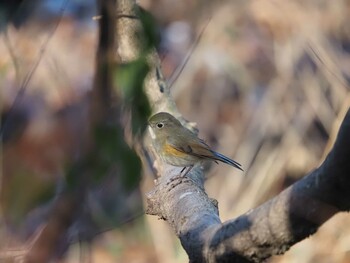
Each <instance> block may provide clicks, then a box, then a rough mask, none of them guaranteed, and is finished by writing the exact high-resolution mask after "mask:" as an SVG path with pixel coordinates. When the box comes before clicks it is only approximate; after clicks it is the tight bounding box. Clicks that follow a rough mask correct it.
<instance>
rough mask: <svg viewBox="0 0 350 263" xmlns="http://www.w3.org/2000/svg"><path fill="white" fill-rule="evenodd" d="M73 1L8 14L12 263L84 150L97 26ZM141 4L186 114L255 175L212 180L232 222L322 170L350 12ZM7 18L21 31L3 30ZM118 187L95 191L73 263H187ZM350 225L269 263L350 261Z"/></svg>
mask: <svg viewBox="0 0 350 263" xmlns="http://www.w3.org/2000/svg"><path fill="white" fill-rule="evenodd" d="M14 2H16V1H14ZM63 2H64V1H54V0H36V1H31V0H24V1H18V4H20V7H19V8H18V9H17V10H16V11H15V12H14V11H13V10H14V9H11V8H10V4H7V5H6V4H2V6H1V10H0V12H1V13H0V17H3V19H1V21H0V23H1V24H0V26H1V28H0V30H1V39H0V54H1V55H0V83H1V84H0V86H1V91H0V92H1V96H0V98H1V113H2V115H1V117H2V123H3V124H4V123H6V125H7V127H6V128H7V129H6V132H4V134H3V145H2V152H1V153H2V159H1V163H2V169H1V172H2V173H1V180H0V182H1V185H0V187H1V211H0V223H1V229H0V231H1V232H0V235H1V238H0V247H1V251H0V261H1V255H3V252H4V251H9V250H11V249H14V248H18V247H19V246H22V245H23V244H26V243H25V240H27V241H28V240H30V238H31V236H33V235H34V234H33V233H35V231H36V229H37V227H38V226H40V225H41V224H42V223H43V222H45V216H44V214H45V212H44V211H45V209H46V207H48V206H49V204H50V202H52V200H53V199H54V197H55V195H56V194H57V193H58V192H59V191H60V190H59V189H60V187H61V186H60V185H61V184H64V178H65V176H66V174H65V173H66V164H67V162H71V161H72V160H75V158H78V157H79V156H80V155H81V154H82V152H83V151H84V145H82V135H83V134H84V133H85V131H84V127H85V126H86V121H87V120H86V119H87V100H86V97H87V93H88V92H89V91H90V90H91V89H92V86H93V77H94V69H95V54H96V53H95V52H96V47H97V29H98V26H97V21H96V20H94V19H93V17H94V16H96V15H98V14H97V13H96V12H97V11H96V3H95V1H93V0H89V1H86V0H84V1H83V0H80V1H79V0H68V2H67V5H66V6H64V5H62V4H63ZM139 4H140V5H141V6H142V7H143V8H144V9H145V10H147V11H148V12H150V13H151V14H152V15H153V16H154V18H155V21H156V25H157V28H156V30H157V32H158V34H159V38H160V42H159V45H158V47H157V50H158V51H159V56H160V58H161V61H162V69H163V73H164V75H165V76H166V77H167V79H169V84H171V92H172V94H173V96H174V99H175V101H176V103H177V106H178V108H179V111H180V112H181V113H182V115H183V116H184V117H185V118H186V119H187V120H189V121H191V122H196V123H197V126H198V129H199V135H200V137H201V138H203V139H205V140H206V141H207V142H208V144H210V145H211V146H213V148H215V149H216V150H218V151H219V152H221V153H223V154H225V155H227V156H229V157H231V158H233V159H235V160H237V161H238V162H240V163H241V164H242V165H243V167H244V170H245V172H244V173H243V174H242V173H241V172H239V171H238V170H236V169H232V167H229V166H226V165H222V164H220V165H215V164H213V165H212V166H210V167H209V168H208V170H207V172H206V175H207V177H208V180H207V182H206V190H207V192H208V193H209V196H210V197H212V198H215V199H217V200H218V202H219V210H220V216H221V219H222V220H223V221H225V220H227V219H230V218H234V217H237V216H239V215H240V214H242V213H244V212H246V211H248V210H249V209H252V208H254V207H256V206H257V205H259V204H261V203H263V202H265V201H266V200H268V199H270V198H271V197H273V196H275V195H276V194H278V193H279V192H280V191H282V190H283V189H284V188H286V187H287V186H289V185H290V184H292V183H293V182H295V181H296V180H298V179H300V178H301V177H303V176H304V175H306V174H307V173H308V172H310V171H311V170H313V169H314V168H316V167H317V166H318V165H319V164H320V163H321V162H322V160H323V158H324V157H325V154H326V153H327V152H328V151H329V149H330V147H331V145H332V141H333V140H334V137H335V136H336V132H337V129H338V127H339V123H340V122H341V120H342V118H343V116H344V114H345V112H346V110H347V109H348V106H349V105H350V104H349V98H350V97H349V90H348V81H349V78H350V56H349V52H350V27H349V25H350V16H349V14H350V1H346V0H333V1H321V0H306V1H277V0H259V1H258V0H256V1H253V0H251V1H206V0H205V1H203V0H202V1H198V0H191V1H167V0H158V1H152V0H141V1H139ZM5 7H6V9H5ZM11 12H12V13H11ZM8 14H11V18H13V20H12V21H11V23H5V22H3V21H6V16H7V15H8ZM62 14H63V15H62ZM61 16H62V18H60V17H61ZM56 26H57V28H56ZM47 39H49V42H46V41H47ZM186 57H189V59H188V61H187V63H186V65H185V66H184V67H183V70H182V71H181V70H179V69H180V68H181V67H182V64H183V63H184V61H185V60H186ZM39 60H40V61H39ZM38 61H39V65H38V67H37V68H36V69H35V70H34V71H33V74H32V76H31V77H30V79H29V83H28V85H26V88H25V89H23V82H24V81H26V79H27V78H28V75H30V74H29V73H30V72H31V71H32V70H33V67H34V65H35V64H36V63H37V62H38ZM176 70H177V71H178V72H179V71H181V73H180V74H179V75H178V77H177V74H175V76H174V72H176ZM21 87H22V88H21ZM13 105H15V106H13ZM330 176H331V175H330ZM113 178H114V177H113V173H112V174H110V175H109V176H108V177H106V178H105V180H104V181H103V182H102V183H101V184H96V187H95V188H93V189H91V192H89V198H88V202H87V203H86V204H84V205H86V206H87V209H88V210H89V211H90V212H89V214H90V216H91V218H90V217H89V222H88V223H87V222H85V221H86V220H85V221H84V223H85V225H84V227H85V228H86V229H87V230H86V232H84V233H85V234H86V233H87V234H86V235H85V236H84V235H83V237H81V238H77V237H76V236H75V237H74V238H72V239H73V240H72V242H71V243H72V245H71V246H70V247H69V248H67V252H66V253H65V256H64V258H63V259H61V262H129V263H133V262H135V263H136V262H140V263H146V262H161V263H173V262H174V263H175V262H187V260H188V259H187V255H186V253H185V252H184V251H183V249H182V247H181V245H180V243H179V241H178V240H177V238H176V237H175V235H174V233H173V232H172V230H171V229H170V228H169V227H168V225H167V224H166V223H164V222H163V221H161V220H159V219H157V218H156V217H152V216H140V213H142V208H141V204H142V200H140V199H139V198H137V197H138V194H137V193H136V194H135V193H132V194H130V196H128V198H127V199H121V198H124V197H120V196H119V192H118V191H117V190H116V189H119V188H118V187H116V188H114V184H117V182H116V180H114V179H113ZM150 180H152V179H150V178H148V179H147V178H146V179H145V178H144V179H143V181H142V183H141V187H140V189H142V191H141V192H142V193H141V196H144V193H145V192H147V191H149V190H151V184H150V183H149V181H150ZM147 181H148V182H147ZM119 187H120V186H119ZM135 203H137V204H135ZM129 205H130V206H133V207H134V208H135V209H134V210H133V211H134V212H133V213H129V214H128V216H123V218H119V217H118V213H119V212H120V208H121V207H123V206H129ZM106 210H108V211H107V212H106ZM134 217H135V218H134ZM116 218H118V220H117V219H116ZM132 218H134V219H133V220H130V219H132ZM78 222H79V221H78ZM96 225H97V226H98V227H96ZM349 225H350V217H349V215H348V214H345V213H344V214H339V215H337V216H335V217H334V218H332V219H331V220H330V221H329V222H327V223H326V224H324V225H323V226H322V227H321V228H320V230H319V231H318V232H317V233H316V234H315V235H314V236H312V237H310V238H308V239H307V240H305V241H302V242H300V243H299V244H297V245H295V246H293V248H292V249H291V250H290V251H288V252H287V253H286V254H285V255H283V256H278V257H277V256H276V257H273V258H272V259H271V260H270V261H269V262H276V263H277V262H278V263H282V262H288V263H289V262H305V263H306V262H350V230H349V227H348V226H349ZM90 227H91V228H93V229H94V230H93V231H92V233H90V232H89V228H90ZM96 229H98V231H101V233H99V234H96V231H97V230H96ZM90 234H91V235H90ZM78 236H79V235H78ZM79 239H81V241H82V242H78V241H79ZM6 260H7V261H6V262H16V258H7V259H6ZM89 260H91V261H89ZM1 262H2V261H1Z"/></svg>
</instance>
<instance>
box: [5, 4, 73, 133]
mask: <svg viewBox="0 0 350 263" xmlns="http://www.w3.org/2000/svg"><path fill="white" fill-rule="evenodd" d="M68 1H69V0H64V1H63V2H62V6H61V8H60V13H59V17H58V20H57V23H56V24H55V26H54V28H53V30H52V31H51V32H50V33H49V35H48V36H47V38H46V40H45V41H44V43H43V44H42V45H41V48H40V50H39V55H38V58H37V60H36V61H35V62H34V64H33V66H32V68H31V69H30V70H29V72H28V73H27V75H26V76H25V78H24V80H23V82H22V84H21V87H20V89H19V91H18V93H17V94H16V97H15V99H14V101H13V103H12V105H11V107H10V109H9V112H8V117H7V118H6V120H5V121H4V123H3V125H2V126H1V128H0V138H2V137H3V134H4V130H5V128H6V126H7V123H8V122H9V120H10V119H11V115H12V113H13V109H14V108H15V106H16V104H18V103H19V102H20V100H21V99H22V97H23V95H24V93H25V91H26V88H27V87H28V84H29V82H30V80H31V79H32V77H33V75H34V73H35V71H36V69H37V68H38V66H39V63H40V61H41V59H42V57H43V55H44V53H45V51H46V48H47V46H48V44H49V41H50V40H51V38H52V37H53V35H54V33H55V32H56V29H57V28H58V26H59V24H60V22H61V20H62V18H63V13H64V10H65V8H66V6H67V4H68Z"/></svg>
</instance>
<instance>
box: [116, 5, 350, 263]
mask: <svg viewBox="0 0 350 263" xmlns="http://www.w3.org/2000/svg"><path fill="white" fill-rule="evenodd" d="M118 5H119V16H118V17H120V18H118V21H117V34H118V39H119V40H120V43H119V49H118V54H119V56H120V57H121V60H122V61H125V62H128V61H131V60H133V59H135V58H137V56H138V55H140V53H141V47H140V45H138V43H140V42H139V41H140V39H139V37H140V30H142V27H141V24H140V21H139V20H138V19H135V16H136V15H137V12H136V10H137V7H136V6H135V1H134V0H122V1H118ZM131 17H133V19H132V18H131ZM122 39H123V40H122ZM123 43H125V44H123ZM149 63H150V66H151V71H150V72H149V75H148V77H147V78H146V81H145V91H146V93H147V95H148V98H149V100H150V103H151V105H152V106H153V109H154V111H155V112H157V111H160V110H166V111H169V112H173V113H175V115H176V116H179V114H178V113H177V110H176V107H175V104H174V101H173V100H172V98H171V96H170V91H169V88H168V87H166V85H165V84H164V81H163V80H162V77H161V74H160V69H159V60H158V58H157V55H156V53H155V52H153V53H152V54H150V55H149ZM347 134H350V113H349V112H348V114H347V116H346V118H345V120H344V123H343V125H342V128H341V130H340V132H339V135H338V139H337V142H336V144H335V146H334V148H333V150H332V151H331V153H330V154H329V155H328V157H327V159H326V160H325V161H324V163H323V164H322V165H321V166H320V167H319V168H318V169H316V170H315V171H313V172H311V173H310V174H309V175H308V176H306V177H305V178H303V179H302V180H300V181H298V182H296V183H295V184H294V185H292V186H291V187H289V188H288V189H286V190H285V191H283V192H282V193H281V194H279V195H278V196H276V197H275V198H273V199H271V200H270V201H268V202H266V203H265V204H263V205H261V206H260V207H258V208H256V209H253V210H251V211H249V212H247V213H246V214H244V215H242V216H240V217H239V218H237V219H234V220H230V221H227V222H225V223H223V224H222V223H221V222H220V218H219V214H218V210H217V205H216V201H213V200H212V199H210V198H209V197H208V196H207V194H206V193H205V191H204V190H203V181H202V180H199V178H200V177H201V170H200V169H199V168H196V169H192V172H191V173H190V175H189V176H190V177H191V178H192V180H191V179H189V178H181V177H178V176H176V175H177V174H178V170H168V171H166V172H162V177H160V178H159V180H158V182H157V185H156V186H155V188H154V190H153V191H152V192H151V193H149V194H148V196H147V205H148V207H147V212H148V213H149V214H152V215H158V216H159V217H160V218H163V219H165V220H167V221H168V223H169V224H170V225H171V226H172V227H173V229H174V230H175V232H176V234H177V235H178V236H179V238H180V240H181V243H182V245H183V247H184V249H185V250H186V252H187V253H188V255H189V257H190V260H191V261H192V262H248V261H255V262H260V261H262V260H264V259H266V258H268V257H270V256H271V255H275V254H281V253H283V252H285V251H286V250H288V249H289V248H290V247H291V246H292V245H293V244H295V243H297V242H298V241H300V240H302V239H304V238H305V237H307V236H309V235H311V234H313V233H314V232H315V231H316V230H317V228H318V227H319V226H320V225H322V224H323V223H324V222H325V221H327V220H328V219H329V218H331V217H332V216H333V215H334V214H336V213H337V212H339V211H348V210H349V207H350V191H348V189H349V187H350V177H349V176H347V175H348V174H349V172H350V162H349V160H348V159H349V157H350V147H347V146H348V145H350V136H347ZM146 144H147V143H146ZM159 170H161V171H164V170H165V169H164V165H163V164H162V165H161V166H159Z"/></svg>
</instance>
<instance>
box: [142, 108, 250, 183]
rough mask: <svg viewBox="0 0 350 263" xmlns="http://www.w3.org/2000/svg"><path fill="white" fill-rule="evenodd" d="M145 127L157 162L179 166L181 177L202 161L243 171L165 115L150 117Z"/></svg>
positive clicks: (238, 165)
mask: <svg viewBox="0 0 350 263" xmlns="http://www.w3.org/2000/svg"><path fill="white" fill-rule="evenodd" d="M148 126H149V132H150V135H151V138H152V144H153V146H154V148H155V150H156V152H157V153H158V155H159V157H160V159H161V160H162V161H163V162H165V163H167V164H170V165H172V166H178V167H183V169H182V170H181V172H180V175H182V176H183V177H185V176H186V175H187V174H188V173H189V172H190V171H191V169H192V168H193V166H194V165H195V164H197V163H200V162H203V161H206V160H211V161H215V162H216V163H218V161H220V162H223V163H226V164H228V165H231V166H233V167H235V168H237V169H239V170H241V171H243V169H242V165H241V164H239V163H238V162H236V161H234V160H232V159H230V158H228V157H227V156H225V155H223V154H221V153H218V152H215V151H214V150H212V149H211V148H210V146H209V145H208V144H206V142H205V141H204V140H202V139H200V138H198V136H197V135H196V134H195V133H194V132H192V131H191V130H189V129H187V128H186V127H185V126H183V125H182V124H181V122H180V121H179V120H178V119H176V118H175V117H174V116H173V115H171V114H170V113H168V112H159V113H156V114H154V115H153V116H151V117H150V118H149V120H148Z"/></svg>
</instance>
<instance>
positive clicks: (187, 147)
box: [167, 137, 215, 159]
mask: <svg viewBox="0 0 350 263" xmlns="http://www.w3.org/2000/svg"><path fill="white" fill-rule="evenodd" d="M167 144H169V145H170V146H171V147H172V148H175V149H176V150H178V151H180V152H183V153H186V154H189V155H193V156H197V157H200V158H211V159H215V154H214V152H213V151H212V150H210V148H209V146H208V145H207V144H206V143H205V142H204V141H203V140H201V139H199V138H196V137H192V138H191V139H190V140H189V138H188V137H186V139H184V138H179V137H176V139H175V138H172V137H169V138H168V139H167Z"/></svg>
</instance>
